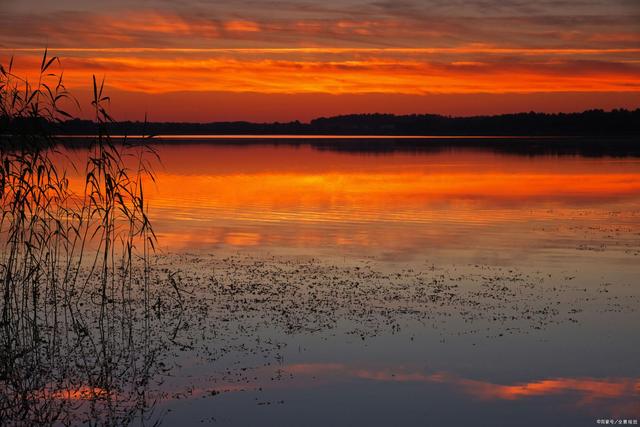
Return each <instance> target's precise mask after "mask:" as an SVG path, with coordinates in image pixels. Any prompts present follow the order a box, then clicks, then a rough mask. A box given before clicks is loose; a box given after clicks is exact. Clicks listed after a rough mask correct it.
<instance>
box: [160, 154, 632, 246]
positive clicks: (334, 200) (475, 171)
mask: <svg viewBox="0 0 640 427" xmlns="http://www.w3.org/2000/svg"><path fill="white" fill-rule="evenodd" d="M159 150H160V154H161V156H162V158H163V167H162V168H160V169H159V170H158V176H157V181H158V186H157V190H156V191H155V192H154V193H153V194H152V195H151V200H152V201H151V204H152V207H153V208H152V211H151V214H152V216H153V217H154V219H155V220H156V223H158V224H159V225H158V227H157V230H158V232H159V233H160V234H161V237H162V238H161V244H163V245H164V247H165V248H168V249H179V248H187V247H188V248H193V247H215V246H219V245H230V246H239V247H240V246H261V247H290V248H303V247H304V248H307V250H309V249H313V248H327V247H328V248H335V247H338V248H343V249H344V250H346V251H351V252H353V253H356V252H358V251H360V252H362V250H363V249H366V250H367V251H371V252H374V253H386V254H388V255H389V256H391V255H394V256H406V255H408V254H415V253H420V252H423V251H425V250H430V251H433V250H434V249H435V248H438V249H440V250H445V249H453V250H460V249H464V248H469V247H473V248H477V249H478V250H483V251H504V250H505V249H514V250H515V249H518V248H524V247H526V248H529V249H532V250H535V249H536V248H546V249H547V250H550V249H554V248H555V249H572V250H573V249H575V248H578V247H580V246H581V245H587V246H589V245H591V246H594V247H595V246H599V245H602V244H605V245H609V246H610V247H612V248H613V247H618V248H619V249H622V250H624V246H625V244H626V243H628V239H630V238H633V236H634V234H633V233H634V231H635V230H637V229H638V223H639V221H638V215H640V211H638V209H637V207H638V206H639V205H640V160H639V159H637V158H624V159H615V158H583V157H545V156H541V157H534V158H530V157H522V156H509V155H501V154H495V153H493V152H487V151H477V150H458V151H453V152H452V151H445V152H437V153H422V154H407V153H394V154H390V155H384V156H375V157H371V156H369V155H354V154H343V153H337V152H333V151H323V152H320V151H317V150H315V149H313V148H312V147H309V146H301V147H291V146H278V147H274V146H256V145H249V146H241V147H230V146H224V145H222V146H220V145H205V144H200V145H197V144H196V145H185V146H179V147H178V146H172V145H165V146H160V147H159ZM616 229H617V230H618V231H616ZM622 230H624V231H625V232H624V233H622V232H621V231H622ZM612 232H613V234H615V239H612V238H607V235H612ZM516 235H517V236H519V239H525V240H526V241H521V240H514V239H513V236H516Z"/></svg>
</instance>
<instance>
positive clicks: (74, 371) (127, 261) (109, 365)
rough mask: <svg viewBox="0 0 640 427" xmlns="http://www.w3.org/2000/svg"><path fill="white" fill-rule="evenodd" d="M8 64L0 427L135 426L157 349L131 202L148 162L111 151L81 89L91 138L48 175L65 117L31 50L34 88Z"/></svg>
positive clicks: (0, 148) (143, 413)
mask: <svg viewBox="0 0 640 427" xmlns="http://www.w3.org/2000/svg"><path fill="white" fill-rule="evenodd" d="M13 63H14V60H13V58H11V60H10V61H9V62H8V64H6V65H0V126H1V127H0V195H1V200H0V211H1V216H0V280H1V281H2V283H1V284H0V292H1V293H2V296H1V300H2V302H1V304H2V308H1V311H2V313H1V318H0V419H1V420H5V421H7V422H10V423H13V424H17V425H33V424H39V425H47V424H63V425H73V424H76V423H80V422H88V423H89V424H92V425H98V424H99V425H122V424H127V423H130V422H132V421H134V420H136V419H137V420H141V421H143V422H144V420H146V419H148V417H150V415H149V414H150V413H152V412H153V411H150V405H151V403H149V399H147V397H146V393H145V390H146V386H147V385H148V382H149V379H150V378H151V374H152V370H153V369H155V366H156V364H155V361H156V356H157V354H158V351H159V348H160V346H161V344H160V343H159V341H158V339H157V337H154V336H152V335H153V334H152V333H151V331H152V325H151V324H150V322H151V315H150V299H151V297H152V293H153V292H154V291H152V290H150V287H149V282H150V277H149V274H150V268H149V262H150V256H151V254H152V252H153V251H154V245H155V239H156V238H155V234H154V231H153V228H152V226H151V222H150V221H149V218H148V216H147V205H146V201H145V197H144V188H145V185H144V183H145V182H148V181H149V180H153V173H152V169H151V166H150V163H149V161H150V159H152V158H153V157H154V156H155V153H154V152H153V150H152V149H151V148H150V147H149V146H148V145H145V144H140V143H137V144H131V143H129V142H128V141H126V140H125V141H124V142H120V141H118V143H116V142H114V140H112V138H111V137H110V136H109V134H108V133H107V131H106V128H107V124H108V123H109V122H111V121H112V120H113V119H112V118H111V116H110V115H109V113H108V104H109V102H110V100H109V97H108V96H106V95H105V93H104V80H102V81H101V82H100V81H97V80H96V78H95V76H94V77H93V82H92V84H93V100H92V101H91V109H92V110H91V111H92V112H93V116H94V117H93V118H94V121H95V123H96V136H95V137H94V138H93V139H92V141H91V143H90V146H89V149H88V153H89V154H88V156H87V158H86V161H84V162H82V164H78V162H73V161H69V162H68V163H66V164H68V165H69V167H64V166H61V162H60V161H59V159H60V158H64V157H65V153H64V152H63V151H62V150H60V148H59V145H58V142H59V141H58V140H57V138H56V137H55V125H56V123H59V122H61V121H63V120H66V119H68V118H70V117H71V114H70V113H69V112H68V111H66V110H65V109H64V107H65V106H66V107H72V108H78V107H79V105H78V103H77V101H76V100H75V99H74V98H73V96H72V95H71V94H70V93H69V91H68V90H67V89H66V88H65V85H64V79H63V73H62V72H55V71H53V70H54V68H56V67H57V66H58V65H59V63H60V61H59V59H58V58H57V57H49V55H48V51H47V50H45V51H44V54H43V57H42V61H41V65H40V69H39V75H38V77H37V80H36V81H35V82H34V83H32V82H30V81H29V80H27V79H24V78H20V77H18V76H16V75H15V74H14V71H13V69H14V64H13ZM67 158H68V157H67ZM62 163H64V162H62ZM72 174H75V176H77V175H78V174H80V175H81V177H82V179H81V182H82V185H81V186H80V187H81V188H80V189H78V188H75V187H74V186H72V185H71V184H70V175H72ZM76 187H77V186H76Z"/></svg>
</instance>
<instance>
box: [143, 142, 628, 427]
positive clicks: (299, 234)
mask: <svg viewBox="0 0 640 427" xmlns="http://www.w3.org/2000/svg"><path fill="white" fill-rule="evenodd" d="M223 142H224V141H223ZM349 143H350V142H349V141H348V140H345V141H342V142H340V143H338V144H337V145H333V146H323V145H320V146H318V145H312V144H305V143H297V144H291V145H290V144H283V143H278V144H273V143H272V141H270V142H269V143H264V144H235V143H233V141H228V143H220V141H217V143H187V142H185V143H181V144H159V145H158V146H157V147H156V149H157V151H158V154H159V156H160V158H161V159H162V164H161V165H158V166H157V168H156V184H155V185H154V186H152V188H151V190H150V193H148V201H149V204H150V212H151V216H152V219H153V221H154V224H155V230H156V233H157V235H158V238H159V248H160V261H159V266H160V267H162V268H166V269H167V271H169V270H173V271H178V273H177V274H178V276H176V277H183V279H184V280H185V283H192V284H194V285H193V286H194V294H193V295H194V301H197V300H201V301H207V304H208V305H207V310H208V311H207V313H208V314H206V315H203V316H202V317H197V316H195V315H194V318H193V319H191V320H192V321H193V323H194V325H193V330H192V331H191V332H190V335H188V337H189V339H191V340H192V341H193V342H196V343H199V344H198V345H197V346H195V347H197V348H198V350H197V351H196V349H194V348H191V350H190V349H189V348H186V347H185V348H183V349H182V351H181V352H179V354H178V356H176V357H177V359H176V360H178V361H179V362H180V367H176V368H174V369H173V371H172V373H171V374H170V375H169V376H168V377H167V378H166V381H164V385H163V386H162V387H164V390H165V391H166V393H167V394H166V395H164V397H163V398H162V399H161V403H160V408H161V414H162V418H163V419H164V420H165V422H167V424H174V423H179V422H180V423H185V422H186V423H199V422H208V423H213V424H218V425H257V424H266V425H318V426H320V425H381V426H382V425H432V424H447V425H469V424H473V425H487V426H493V425H505V426H506V425H591V424H596V423H597V420H600V419H614V420H637V419H638V418H640V365H639V364H638V363H637V361H638V360H640V345H639V344H638V342H639V341H638V336H639V335H638V333H639V332H640V331H639V329H638V325H640V315H639V314H638V310H637V308H638V302H639V301H640V300H639V296H640V288H639V286H640V285H639V284H638V280H637V279H638V277H640V263H639V262H638V259H639V258H638V256H639V254H640V158H638V157H633V156H630V157H614V156H591V157H585V156H580V155H548V154H545V155H518V154H509V153H504V152H500V151H498V150H494V149H490V148H486V147H485V148H482V147H467V148H451V147H448V148H447V147H444V148H442V147H440V148H438V149H434V150H390V151H387V152H380V151H371V152H367V151H366V150H365V151H363V150H360V149H358V150H351V149H349V148H348V144H349ZM341 144H343V145H341ZM344 144H346V145H344ZM195 295H197V296H198V297H197V298H196V297H195ZM211 333H213V335H214V336H215V337H214V338H212V339H210V340H207V339H204V338H203V337H204V336H205V335H206V334H211ZM216 334H217V335H216ZM203 352H204V353H203ZM205 353H206V354H208V355H212V354H215V355H217V356H211V357H203V354H205Z"/></svg>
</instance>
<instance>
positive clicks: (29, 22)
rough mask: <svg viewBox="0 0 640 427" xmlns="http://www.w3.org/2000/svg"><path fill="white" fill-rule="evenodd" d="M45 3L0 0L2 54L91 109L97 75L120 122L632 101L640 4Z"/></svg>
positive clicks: (639, 55)
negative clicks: (59, 81) (51, 75)
mask: <svg viewBox="0 0 640 427" xmlns="http://www.w3.org/2000/svg"><path fill="white" fill-rule="evenodd" d="M50 3H51V2H45V1H43V0H27V1H20V2H18V1H16V0H8V1H6V2H3V4H2V5H1V6H0V11H1V12H2V13H0V39H1V40H2V42H0V57H2V60H3V61H4V62H6V61H7V59H8V58H9V57H10V56H11V55H12V54H13V55H15V56H16V57H17V62H16V70H17V72H18V73H21V74H26V75H33V70H34V69H36V68H37V66H38V65H39V56H40V55H41V51H42V48H43V47H44V46H45V45H47V46H49V48H50V50H51V53H52V54H54V55H58V56H60V57H61V58H62V59H63V62H62V66H61V67H62V68H63V69H64V74H65V80H66V82H67V85H68V87H69V88H70V89H72V90H73V91H74V93H75V94H76V95H77V96H78V98H79V99H80V100H81V101H83V102H85V104H86V99H87V98H88V90H87V89H88V87H89V84H90V81H91V75H92V74H93V73H95V74H97V75H98V76H99V77H103V76H104V77H106V81H107V88H108V90H109V92H110V94H111V95H112V97H113V104H112V109H113V112H114V114H115V115H116V117H117V118H119V119H140V118H142V117H143V116H144V114H145V113H148V114H149V117H150V119H151V120H181V121H217V120H252V121H272V120H293V119H300V120H308V119H310V118H313V117H316V116H321V115H332V114H342V113H352V112H392V113H411V112H416V113H426V112H430V113H442V114H456V115H470V114H492V113H501V112H513V111H529V110H538V111H577V110H583V109H588V108H596V107H599V108H614V107H626V108H635V107H638V106H640V29H639V26H638V25H637V22H640V8H639V7H637V5H636V4H635V3H634V2H631V1H626V0H613V1H611V2H607V5H606V6H607V7H606V8H605V7H603V5H602V4H600V3H599V2H590V1H580V2H578V1H575V2H572V1H567V2H547V1H543V2H535V3H532V4H527V3H524V2H521V1H516V0H507V1H500V2H499V1H497V0H494V1H491V0H490V1H483V2H480V1H470V2H464V4H463V5H462V4H461V5H458V7H454V6H452V5H451V4H449V3H455V2H439V1H436V0H429V1H426V2H412V1H407V2H400V3H391V2H371V3H367V2H364V3H362V2H357V1H355V0H347V1H343V2H338V1H337V0H330V1H328V2H327V3H325V4H323V5H317V4H316V3H314V2H307V1H305V0H289V1H284V0H276V1H269V2H267V1H253V2H248V1H244V0H243V1H239V2H233V4H217V5H215V4H214V5H212V4H206V3H204V2H200V1H198V0H185V1H183V2H181V5H180V7H178V6H175V5H174V4H173V3H172V2H166V1H163V0H152V1H147V2H145V3H144V7H142V6H130V5H129V4H128V3H127V2H124V1H120V0H111V1H107V2H102V3H101V4H100V5H87V4H86V2H80V1H79V0H67V1H63V2H57V3H56V4H55V5H52V4H50ZM447 4H449V5H447ZM273 11H277V12H278V13H273ZM25 29H28V31H25ZM87 110H89V109H88V108H87ZM79 114H80V115H84V114H85V113H83V112H80V113H79Z"/></svg>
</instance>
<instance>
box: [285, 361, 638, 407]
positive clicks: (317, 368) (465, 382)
mask: <svg viewBox="0 0 640 427" xmlns="http://www.w3.org/2000/svg"><path fill="white" fill-rule="evenodd" d="M283 370H284V371H285V372H287V373H292V374H294V375H295V376H298V377H304V376H307V377H308V376H322V378H323V379H325V380H327V379H329V378H334V379H342V380H346V379H354V378H355V379H365V380H371V381H380V382H424V383H442V384H447V385H451V386H454V387H456V388H458V389H459V390H461V391H463V392H464V393H466V394H469V395H470V396H472V397H475V398H479V399H483V400H493V399H504V400H516V399H524V398H528V397H536V396H550V395H556V394H570V393H574V394H575V395H576V397H577V400H576V403H578V404H590V403H595V402H594V401H595V400H598V399H619V398H627V399H630V400H633V399H637V398H640V378H604V379H598V378H548V379H542V380H532V381H528V382H521V383H515V384H495V383H493V382H490V381H482V380H476V379H469V378H461V377H459V376H457V375H453V374H451V373H447V372H436V373H432V374H428V373H424V372H420V371H408V370H406V369H405V368H402V367H398V368H395V369H390V368H387V369H377V370H376V369H363V368H361V367H356V366H348V365H344V364H340V363H331V364H297V365H289V366H286V367H284V368H283Z"/></svg>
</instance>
